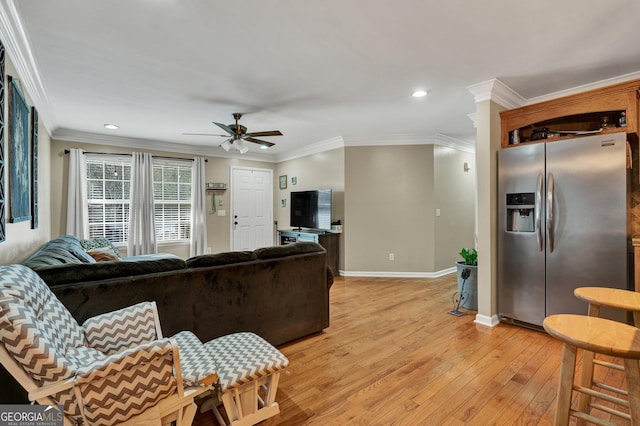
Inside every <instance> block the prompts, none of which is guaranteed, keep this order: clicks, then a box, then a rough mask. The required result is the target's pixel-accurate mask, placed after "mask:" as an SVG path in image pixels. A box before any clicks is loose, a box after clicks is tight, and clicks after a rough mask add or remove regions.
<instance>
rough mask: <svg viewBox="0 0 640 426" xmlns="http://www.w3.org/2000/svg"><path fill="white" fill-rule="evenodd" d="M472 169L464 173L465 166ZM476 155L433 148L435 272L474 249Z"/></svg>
mask: <svg viewBox="0 0 640 426" xmlns="http://www.w3.org/2000/svg"><path fill="white" fill-rule="evenodd" d="M465 163H467V164H468V165H469V170H467V171H465V170H464V164H465ZM474 163H475V158H474V154H472V153H468V152H463V151H459V150H456V149H452V148H448V147H444V146H438V145H436V146H435V147H434V163H433V164H434V176H435V179H434V190H433V192H434V200H435V208H436V209H440V217H437V216H436V217H435V223H434V226H435V230H434V247H435V252H434V270H435V271H440V270H444V269H447V268H451V267H452V266H453V265H455V262H456V261H458V260H461V257H460V256H459V253H460V250H461V249H462V248H463V247H467V248H469V247H474V246H475V243H474V239H473V233H474V222H475V191H476V178H475V173H476V170H475V169H476V168H475V164H474Z"/></svg>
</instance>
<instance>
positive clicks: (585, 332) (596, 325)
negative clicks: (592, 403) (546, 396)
mask: <svg viewBox="0 0 640 426" xmlns="http://www.w3.org/2000/svg"><path fill="white" fill-rule="evenodd" d="M542 326H543V327H544V329H545V330H546V331H547V333H549V334H550V335H551V336H553V337H555V338H557V339H559V340H561V341H562V342H563V345H562V362H561V365H560V380H559V382H558V396H557V398H558V400H557V405H556V415H555V421H554V424H555V425H556V426H558V425H568V424H569V417H570V416H574V417H575V418H576V419H578V420H586V421H589V422H592V423H595V424H599V425H608V424H611V423H609V422H606V421H604V420H603V419H599V418H597V417H594V416H592V415H590V414H589V413H586V412H581V411H579V410H572V409H571V397H572V393H573V391H574V390H575V391H577V392H579V393H580V394H583V393H585V394H588V395H590V396H594V397H598V398H601V399H603V400H605V401H609V402H613V403H616V404H620V405H623V406H627V407H629V414H626V413H622V412H620V411H617V410H611V412H610V414H613V415H616V416H619V417H622V418H624V419H627V420H630V421H631V424H632V425H637V426H640V368H639V363H638V360H640V330H639V329H637V328H636V327H633V326H631V325H628V324H624V323H621V322H617V321H611V320H608V319H604V318H598V317H591V316H584V315H572V314H559V315H551V316H549V317H547V318H545V319H544V322H543V323H542ZM578 348H580V349H584V350H585V351H590V352H594V353H598V354H604V355H610V356H615V357H620V358H623V359H624V370H625V375H626V377H627V383H628V386H629V390H628V401H624V400H621V399H619V398H615V397H612V396H610V395H607V394H604V393H602V392H599V391H596V390H593V389H591V388H587V387H584V386H581V385H578V386H574V375H575V367H576V353H577V350H578Z"/></svg>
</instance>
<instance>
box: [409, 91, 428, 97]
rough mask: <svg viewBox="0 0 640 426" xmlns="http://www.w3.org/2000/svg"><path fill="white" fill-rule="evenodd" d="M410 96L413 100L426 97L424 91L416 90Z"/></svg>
mask: <svg viewBox="0 0 640 426" xmlns="http://www.w3.org/2000/svg"><path fill="white" fill-rule="evenodd" d="M411 96H413V97H414V98H422V97H424V96H427V91H426V90H416V91H415V92H413V93H412V94H411Z"/></svg>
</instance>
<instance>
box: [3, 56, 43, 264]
mask: <svg viewBox="0 0 640 426" xmlns="http://www.w3.org/2000/svg"><path fill="white" fill-rule="evenodd" d="M5 73H6V74H8V75H11V76H12V77H14V78H17V79H18V80H19V79H20V76H19V75H17V73H16V70H15V68H14V66H13V63H12V62H11V58H9V55H8V54H6V53H5ZM3 78H5V77H4V76H3ZM5 84H6V78H5ZM5 88H6V90H5V96H4V100H5V105H4V107H5V117H7V118H8V113H7V102H8V98H9V94H8V86H5ZM22 94H23V95H24V96H25V98H26V100H27V103H28V104H29V105H30V106H31V105H33V102H32V100H31V97H30V96H29V93H26V91H25V88H24V86H22ZM7 125H8V123H7V122H5V134H4V140H5V150H4V158H5V161H6V162H7V163H6V164H7V166H6V167H5V168H4V173H5V176H4V179H5V197H6V198H5V199H6V204H5V217H6V240H5V241H4V242H0V264H1V265H6V264H10V263H17V262H22V261H23V260H25V259H26V258H27V257H28V256H29V255H30V254H31V253H33V252H34V251H36V250H37V249H38V247H40V246H41V245H42V244H43V243H45V242H46V241H47V240H48V239H49V232H50V227H51V220H50V219H51V218H50V216H49V204H50V183H49V178H48V177H49V173H50V172H49V158H50V143H51V141H50V138H49V134H48V133H47V129H46V128H45V127H44V124H43V123H42V120H40V125H39V128H38V176H39V182H38V202H39V211H38V228H37V229H31V222H30V221H27V222H20V223H9V207H10V206H9V197H10V193H9V191H10V187H9V170H10V169H9V167H10V166H11V152H9V149H8V145H9V141H8V133H7V127H8V126H7ZM30 155H31V154H30Z"/></svg>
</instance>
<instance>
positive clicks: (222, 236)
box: [51, 140, 275, 258]
mask: <svg viewBox="0 0 640 426" xmlns="http://www.w3.org/2000/svg"><path fill="white" fill-rule="evenodd" d="M69 148H82V149H84V150H86V151H92V152H106V153H127V154H128V153H131V152H133V151H134V150H133V149H128V148H120V147H112V146H107V145H96V144H83V143H76V142H67V141H59V140H54V141H52V143H51V152H52V155H51V183H52V185H51V192H52V195H51V197H52V198H51V200H52V201H51V218H52V219H51V220H52V227H51V236H52V237H57V236H59V235H64V234H65V233H66V217H67V189H66V188H67V179H68V167H69V158H68V157H69V156H68V155H65V154H64V150H65V149H69ZM136 151H140V149H136ZM145 151H148V152H151V153H152V154H155V155H162V156H168V157H179V158H193V155H186V154H185V155H181V154H176V153H170V152H161V151H152V150H145ZM205 158H207V164H206V167H205V179H206V181H207V182H220V183H225V184H227V188H229V182H230V170H231V166H243V167H255V168H262V169H272V170H273V169H275V165H274V164H272V163H266V162H258V161H246V160H239V159H230V158H220V157H205ZM274 174H275V172H274ZM212 195H213V194H212V193H208V194H207V203H208V205H209V206H210V205H211V197H212ZM229 200H230V194H229V189H227V190H226V191H224V192H217V193H216V203H219V202H222V205H220V204H217V205H216V208H217V210H226V212H227V215H226V216H218V215H216V214H214V213H213V212H212V210H211V208H210V207H209V209H208V214H207V246H208V247H210V248H211V252H212V253H218V252H224V251H229V250H230V249H231V206H230V205H229ZM122 251H123V254H124V255H126V248H123V249H122ZM158 251H160V252H165V253H173V254H176V255H178V256H180V257H183V258H188V257H189V245H188V244H181V245H159V247H158Z"/></svg>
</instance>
